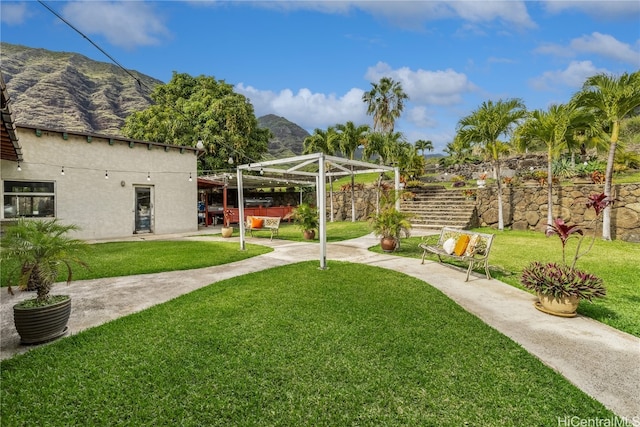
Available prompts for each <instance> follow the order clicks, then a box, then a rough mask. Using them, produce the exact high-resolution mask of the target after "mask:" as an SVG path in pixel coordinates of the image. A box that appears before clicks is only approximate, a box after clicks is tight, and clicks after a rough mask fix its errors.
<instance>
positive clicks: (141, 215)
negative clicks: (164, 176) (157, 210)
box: [135, 187, 153, 233]
mask: <svg viewBox="0 0 640 427" xmlns="http://www.w3.org/2000/svg"><path fill="white" fill-rule="evenodd" d="M135 190H136V191H135V193H136V195H135V197H136V200H135V202H136V205H135V206H136V207H135V212H136V226H135V233H151V232H152V231H153V201H152V198H151V187H135Z"/></svg>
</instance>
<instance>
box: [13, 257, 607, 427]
mask: <svg viewBox="0 0 640 427" xmlns="http://www.w3.org/2000/svg"><path fill="white" fill-rule="evenodd" d="M328 266H329V268H328V269H327V270H319V269H318V268H317V265H316V263H315V262H305V263H299V264H293V265H287V266H283V267H278V268H274V269H271V270H266V271H261V272H258V273H253V274H248V275H244V276H240V277H237V278H233V279H229V280H225V281H222V282H218V283H215V284H212V285H209V286H207V287H205V288H202V289H200V290H197V291H194V292H192V293H190V294H187V295H184V296H182V297H179V298H177V299H174V300H172V301H169V302H167V303H165V304H161V305H158V306H155V307H152V308H150V309H148V310H145V311H143V312H140V313H136V314H133V315H130V316H126V317H123V318H120V319H117V320H115V321H113V322H110V323H108V324H105V325H102V326H99V327H95V328H92V329H89V330H86V331H84V332H82V333H79V334H77V335H73V336H70V337H67V338H65V339H62V340H59V341H57V342H54V343H51V344H50V345H46V346H42V347H39V348H35V349H33V350H31V351H29V352H28V353H26V354H24V355H19V356H16V357H14V358H12V359H9V360H5V361H3V362H2V363H1V364H0V368H1V369H0V375H1V381H2V387H1V390H0V396H1V399H2V406H1V409H0V411H1V413H0V416H1V417H2V425H7V426H9V425H12V426H14V425H135V426H138V425H148V426H151V425H181V426H275V425H282V426H346V425H358V426H382V425H384V426H400V425H402V426H418V425H420V426H467V425H468V426H483V427H490V426H518V427H519V426H555V425H557V423H558V419H559V418H563V417H571V416H575V415H579V416H580V418H581V419H611V418H612V417H613V414H612V413H611V412H610V411H608V410H607V409H606V408H604V407H603V405H601V404H600V403H598V402H597V401H595V400H594V399H592V398H590V397H589V396H587V395H586V394H585V393H583V392H582V391H580V390H578V389H577V388H576V387H575V386H573V385H572V384H570V383H569V382H568V381H567V380H565V379H564V378H563V377H562V376H560V375H559V374H558V373H556V372H555V371H553V370H551V369H549V368H547V367H546V366H545V365H543V364H542V363H541V362H540V361H539V360H538V359H536V358H535V357H533V356H531V355H530V354H528V353H527V352H526V351H525V350H524V349H523V348H522V347H520V346H519V345H517V344H515V343H514V342H513V341H511V340H510V339H509V338H507V337H505V336H504V335H502V334H500V333H498V332H497V331H495V330H494V329H492V328H490V327H488V326H487V325H485V324H484V323H483V322H482V321H480V320H479V319H478V318H476V317H475V316H473V315H471V314H469V313H467V312H466V311H465V310H464V309H462V308H460V307H459V306H458V305H457V304H455V303H454V302H452V301H451V300H450V299H448V298H447V297H445V296H444V295H443V294H442V293H440V292H439V291H437V290H435V289H434V288H432V287H430V286H428V285H426V284H425V283H424V282H422V281H419V280H417V279H414V278H412V277H409V276H406V275H404V274H400V273H397V272H394V271H390V270H385V269H380V268H377V267H369V266H363V265H357V264H349V263H338V262H330V263H329V264H328ZM532 309H533V308H532Z"/></svg>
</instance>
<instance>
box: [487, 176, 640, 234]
mask: <svg viewBox="0 0 640 427" xmlns="http://www.w3.org/2000/svg"><path fill="white" fill-rule="evenodd" d="M503 190H504V192H503V202H504V211H503V215H504V226H505V227H511V228H513V229H514V230H526V229H531V230H544V229H545V227H546V225H547V188H546V187H540V186H537V185H536V186H520V187H512V188H504V189H503ZM496 191H497V188H496V187H488V188H484V189H478V198H477V207H478V218H479V220H480V225H482V226H490V227H495V226H497V224H498V199H497V195H496ZM602 191H603V186H602V185H599V184H582V185H574V186H562V187H554V189H553V205H554V207H553V216H554V217H557V216H561V217H562V218H563V219H564V220H565V222H568V223H571V224H579V225H587V224H588V223H589V222H590V221H591V220H592V219H593V217H594V215H595V212H594V211H593V209H587V207H586V202H587V198H588V196H589V195H590V194H594V193H601V192H602ZM613 197H614V198H615V203H614V205H613V209H612V212H611V226H612V228H611V237H612V238H614V239H619V240H625V241H629V242H640V184H625V185H622V184H620V185H614V186H613ZM598 225H601V224H598Z"/></svg>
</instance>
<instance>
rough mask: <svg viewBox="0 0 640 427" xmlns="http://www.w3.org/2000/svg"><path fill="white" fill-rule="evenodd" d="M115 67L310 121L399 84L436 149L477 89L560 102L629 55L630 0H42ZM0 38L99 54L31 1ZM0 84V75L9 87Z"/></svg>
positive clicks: (14, 13)
mask: <svg viewBox="0 0 640 427" xmlns="http://www.w3.org/2000/svg"><path fill="white" fill-rule="evenodd" d="M46 4H47V5H48V6H49V7H51V8H53V9H54V10H56V11H57V12H58V13H59V14H60V15H61V16H63V17H64V18H65V19H66V20H68V21H69V22H70V23H71V24H72V25H74V26H75V27H76V28H78V29H79V30H80V31H82V32H83V33H85V34H86V35H87V36H88V37H89V38H91V40H92V41H93V42H95V43H96V44H98V45H99V46H100V47H101V48H102V49H103V50H105V51H106V52H107V53H109V54H110V55H111V56H112V57H114V58H115V59H116V60H117V61H118V62H119V63H120V64H122V65H123V66H124V67H126V68H128V69H134V70H137V71H140V72H142V73H144V74H147V75H150V76H152V77H155V78H157V79H159V80H162V81H164V82H168V81H169V80H170V79H171V75H172V72H173V71H176V72H180V73H189V74H191V75H194V76H196V75H201V74H203V75H208V76H213V77H215V78H216V79H219V80H224V81H226V82H227V83H230V84H233V85H234V86H235V90H236V91H237V92H239V93H242V94H244V95H246V96H247V97H248V98H249V99H250V100H251V103H252V104H253V105H254V108H255V111H256V116H258V117H259V116H262V115H265V114H276V115H278V116H282V117H285V118H287V119H288V120H291V121H292V122H294V123H297V124H298V125H300V126H302V127H303V128H305V129H307V130H308V131H309V132H313V129H314V128H320V129H326V128H327V127H328V126H331V125H334V124H336V123H344V122H346V121H349V120H351V121H353V122H354V123H356V124H369V125H371V124H372V119H371V117H370V116H367V114H366V105H365V104H364V103H363V102H362V94H363V93H364V92H365V91H368V90H369V89H370V88H371V83H372V82H378V81H379V80H380V78H381V77H384V76H389V77H391V78H393V79H394V80H396V81H399V82H400V83H401V84H402V86H403V88H404V90H405V92H406V93H407V94H408V95H409V98H410V100H409V102H408V103H407V104H406V106H405V111H404V113H403V115H402V117H401V118H400V119H399V120H398V122H397V124H396V130H397V131H400V132H403V133H404V135H405V137H406V138H407V140H408V141H409V142H415V141H416V140H418V139H427V140H431V141H433V143H434V146H435V148H436V149H435V152H441V151H442V149H443V148H444V147H445V145H446V144H447V143H448V142H450V141H451V140H452V139H453V137H454V135H455V128H456V123H457V122H458V120H459V119H460V118H461V117H463V116H465V115H467V114H469V113H470V112H472V111H473V110H474V109H475V108H477V107H478V106H479V105H480V104H481V103H482V102H483V101H487V100H490V99H491V100H498V99H507V98H520V99H522V100H523V101H524V102H525V104H526V106H527V108H529V109H537V108H542V109H546V108H547V107H548V106H549V105H550V104H552V103H562V102H566V101H567V100H568V99H569V98H570V97H571V95H573V94H574V93H575V92H576V91H577V90H579V89H580V87H581V85H582V83H583V82H584V79H585V78H586V77H588V76H591V75H594V74H597V73H601V72H604V73H609V74H614V75H618V74H620V73H623V72H634V71H637V70H638V69H640V2H638V1H604V0H602V1H575V0H574V1H535V2H522V1H515V0H513V1H497V2H490V1H407V2H404V1H367V2H364V1H345V2H338V1H262V2H254V1H232V2H218V1H155V2H152V1H125V2H118V1H81V2H65V1H50V2H46ZM0 7H1V10H0V12H1V19H2V26H1V33H0V36H1V39H2V41H5V42H8V43H14V44H22V45H26V46H29V47H37V48H45V49H49V50H53V51H65V52H77V53H80V54H83V55H85V56H87V57H89V58H92V59H94V60H98V61H104V62H110V60H109V59H108V58H107V57H106V56H104V54H103V53H101V52H100V51H99V50H98V49H96V48H95V47H94V46H93V45H91V43H89V42H88V41H87V40H86V39H84V38H83V37H82V36H81V35H79V34H78V33H77V32H75V31H74V30H72V29H71V28H69V27H68V26H67V25H65V24H64V23H63V22H61V21H60V20H59V19H58V18H56V17H55V16H54V15H53V14H52V13H50V12H49V11H48V10H47V9H46V8H45V7H44V6H43V5H41V4H40V3H38V2H36V1H21V2H13V1H7V0H2V2H1V3H0ZM9 89H10V88H9Z"/></svg>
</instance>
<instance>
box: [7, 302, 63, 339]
mask: <svg viewBox="0 0 640 427" xmlns="http://www.w3.org/2000/svg"><path fill="white" fill-rule="evenodd" d="M70 314H71V298H69V297H67V299H65V300H63V301H60V302H57V303H55V304H51V305H46V306H43V307H20V306H19V304H16V305H14V306H13V320H14V323H15V325H16V330H17V331H18V334H20V342H21V343H22V344H38V343H42V342H47V341H52V340H54V339H56V338H58V337H61V336H62V335H64V334H66V333H67V322H68V321H69V315H70Z"/></svg>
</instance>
